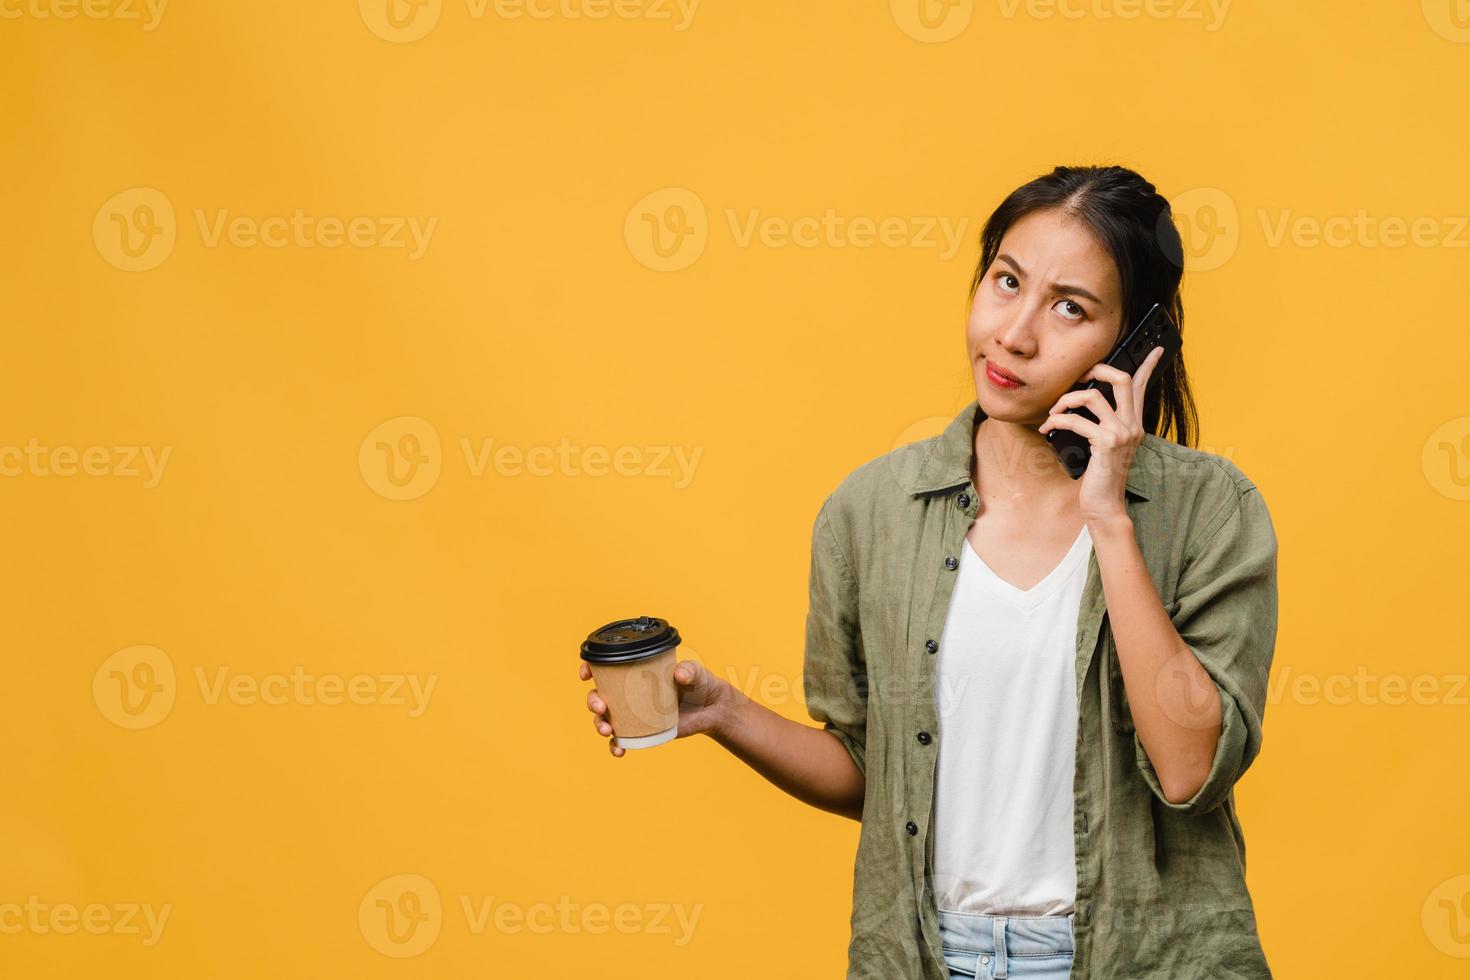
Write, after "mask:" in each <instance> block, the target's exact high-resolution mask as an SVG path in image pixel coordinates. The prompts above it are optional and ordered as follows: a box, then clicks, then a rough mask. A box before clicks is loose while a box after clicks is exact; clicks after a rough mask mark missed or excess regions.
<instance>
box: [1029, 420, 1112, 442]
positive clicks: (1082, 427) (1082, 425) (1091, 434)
mask: <svg viewBox="0 0 1470 980" xmlns="http://www.w3.org/2000/svg"><path fill="white" fill-rule="evenodd" d="M1052 429H1071V430H1072V431H1073V432H1075V433H1077V434H1078V435H1081V436H1085V437H1086V438H1087V440H1088V441H1089V442H1091V441H1093V440H1095V439H1098V438H1100V437H1101V436H1102V435H1103V430H1102V426H1100V425H1098V424H1097V423H1096V422H1089V421H1087V420H1086V419H1085V418H1083V417H1082V416H1080V415H1053V416H1052V417H1051V418H1049V419H1047V420H1046V421H1045V422H1043V423H1041V425H1040V426H1038V427H1037V430H1036V431H1037V432H1040V433H1042V434H1045V433H1047V432H1049V431H1051V430H1052Z"/></svg>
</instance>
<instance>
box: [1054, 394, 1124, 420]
mask: <svg viewBox="0 0 1470 980" xmlns="http://www.w3.org/2000/svg"><path fill="white" fill-rule="evenodd" d="M1077 407H1086V408H1088V409H1090V410H1091V412H1092V414H1094V415H1096V416H1097V418H1098V421H1099V422H1101V421H1103V420H1105V419H1106V418H1107V417H1108V416H1109V415H1112V414H1113V407H1112V406H1111V405H1109V404H1108V400H1107V399H1106V398H1105V397H1103V393H1102V392H1100V391H1098V390H1097V389H1096V388H1084V389H1083V390H1081V391H1069V392H1067V393H1066V394H1064V395H1062V397H1060V398H1058V399H1057V403H1056V405H1053V406H1052V410H1051V412H1050V413H1049V414H1052V415H1060V414H1063V412H1064V410H1065V409H1068V408H1077Z"/></svg>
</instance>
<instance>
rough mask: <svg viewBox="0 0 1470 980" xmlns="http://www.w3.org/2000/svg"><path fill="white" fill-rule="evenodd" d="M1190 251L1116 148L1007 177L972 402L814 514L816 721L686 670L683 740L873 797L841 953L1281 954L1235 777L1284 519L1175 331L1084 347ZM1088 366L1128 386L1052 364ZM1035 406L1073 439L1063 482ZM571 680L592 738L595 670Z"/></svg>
mask: <svg viewBox="0 0 1470 980" xmlns="http://www.w3.org/2000/svg"><path fill="white" fill-rule="evenodd" d="M1182 255H1183V251H1182V248H1181V245H1180V240H1179V236H1178V233H1177V231H1176V230H1175V227H1174V224H1173V220H1172V214H1171V213H1170V209H1169V205H1168V202H1167V201H1166V200H1165V199H1164V198H1163V197H1161V196H1160V195H1159V194H1158V193H1157V192H1156V191H1155V189H1154V187H1153V185H1152V184H1150V183H1148V182H1147V181H1146V180H1144V179H1143V178H1142V177H1140V176H1139V175H1138V174H1136V173H1134V172H1133V171H1131V170H1127V169H1124V168H1121V167H1105V168H1097V167H1060V168H1057V169H1056V170H1055V171H1053V172H1052V173H1050V174H1047V175H1045V176H1043V177H1040V178H1037V179H1036V180H1033V181H1031V182H1030V183H1028V184H1025V185H1024V186H1022V187H1020V188H1018V189H1017V190H1016V191H1015V192H1014V193H1012V194H1011V195H1010V196H1009V197H1007V198H1006V200H1005V201H1004V202H1003V203H1002V204H1001V205H1000V207H999V208H997V209H996V211H995V213H994V214H993V215H991V217H990V219H989V221H988V222H987V224H986V226H985V230H984V233H983V236H982V241H981V257H980V263H979V266H978V268H977V271H976V274H975V277H974V280H973V282H972V284H971V301H970V312H969V319H968V324H967V327H966V331H965V355H966V358H967V359H968V360H969V362H970V366H971V368H972V370H973V372H974V376H975V393H976V398H975V400H974V401H972V402H971V403H970V404H969V405H968V406H966V407H965V409H964V410H962V411H961V412H960V414H959V415H958V416H957V417H956V418H955V419H954V421H953V422H952V423H950V425H949V426H948V428H946V430H945V431H944V432H943V433H942V434H940V435H938V436H935V437H934V438H931V439H927V440H924V441H922V442H917V443H912V444H910V445H907V446H903V447H900V448H898V449H895V450H894V451H892V452H890V453H887V454H885V455H883V456H880V457H878V458H877V459H874V460H871V461H869V462H868V463H866V464H864V465H863V466H860V467H858V468H857V469H856V470H854V471H852V472H851V473H850V474H849V475H848V476H847V477H846V478H844V480H843V481H842V482H841V483H840V484H839V486H838V487H837V488H836V490H834V491H833V492H832V493H831V494H830V495H829V496H828V498H827V499H826V500H825V501H824V502H823V504H822V507H821V509H820V511H819V513H818V515H817V518H816V521H815V524H814V526H813V534H812V561H811V577H810V590H809V592H810V595H809V598H810V611H809V613H808V617H807V629H806V651H805V694H806V700H807V706H808V710H809V712H810V714H811V716H812V718H813V719H815V720H816V721H818V722H820V723H822V724H823V727H822V728H813V727H810V726H806V725H802V724H799V723H797V722H793V721H790V720H788V719H786V718H783V717H781V716H780V715H778V714H776V713H775V712H773V711H771V710H769V709H767V708H765V707H763V706H761V705H759V704H757V703H756V702H754V701H752V700H751V699H750V698H749V697H747V696H745V695H744V694H743V693H741V692H740V691H739V690H737V689H736V688H734V687H733V686H732V685H730V684H729V683H727V682H725V681H722V680H720V679H718V678H716V677H714V676H713V675H712V674H711V673H710V672H709V671H708V670H706V669H705V668H704V667H703V666H702V665H700V664H699V663H696V662H694V661H687V660H686V661H681V662H680V663H679V664H678V665H677V667H676V669H675V679H676V681H677V682H678V684H679V686H680V693H681V699H682V705H681V708H680V720H679V736H680V737H683V736H687V735H694V734H700V733H703V734H707V735H709V736H711V737H713V738H714V739H715V740H716V741H718V742H719V743H720V744H722V745H724V746H725V747H727V748H728V749H729V750H730V751H731V752H732V753H734V754H735V755H736V756H737V757H739V758H740V759H743V760H744V761H745V762H747V763H748V764H749V765H750V766H751V767H753V768H754V769H756V770H757V771H758V772H760V773H761V774H762V775H764V776H765V777H766V778H768V779H769V780H770V781H771V782H773V783H775V784H776V785H777V786H779V787H780V788H781V789H783V790H785V791H786V792H788V793H791V794H792V795H794V796H796V797H797V798H799V799H801V800H803V801H805V802H807V803H810V804H811V805H813V806H816V807H820V808H821V809H824V810H828V811H831V812H833V813H837V814H841V815H843V816H847V817H851V818H852V819H855V820H860V821H861V822H862V829H861V832H860V835H859V844H858V853H857V861H856V867H855V875H854V893H853V911H852V938H851V942H850V943H849V946H848V962H849V971H848V976H849V977H850V978H870V980H899V978H924V980H947V978H953V977H983V978H991V977H996V978H999V977H1014V978H1017V980H1021V978H1058V980H1060V978H1063V977H1069V976H1070V977H1089V978H1099V980H1102V978H1109V980H1112V978H1119V977H1128V978H1130V980H1146V978H1157V980H1195V978H1198V980H1206V978H1218V977H1221V976H1230V977H1234V978H1237V980H1245V978H1250V980H1259V978H1269V977H1270V975H1271V974H1270V970H1269V969H1268V967H1267V964H1266V959H1265V956H1264V954H1263V952H1262V949H1261V944H1260V940H1259V938H1258V935H1257V932H1256V922H1255V914H1254V909H1253V906H1252V903H1251V898H1250V895H1249V892H1248V891H1247V889H1246V885H1245V841H1244V837H1243V836H1242V833H1241V827H1240V822H1239V820H1238V819H1237V816H1236V812H1235V802H1234V793H1233V787H1234V785H1235V782H1236V781H1237V780H1238V779H1239V778H1240V776H1241V775H1242V774H1243V773H1244V772H1245V770H1246V768H1247V767H1248V766H1249V765H1250V764H1251V762H1252V761H1253V760H1254V759H1255V757H1256V755H1257V753H1258V752H1259V751H1260V747H1261V723H1262V716H1263V713H1264V709H1265V696H1266V675H1267V672H1268V670H1269V668H1270V663H1271V659H1272V653H1273V650H1274V646H1275V636H1276V618H1277V617H1276V538H1275V534H1274V531H1273V528H1272V524H1271V519H1270V516H1269V514H1268V512H1267V509H1266V505H1265V503H1264V501H1263V500H1262V497H1261V494H1260V491H1259V490H1258V489H1257V488H1256V486H1255V485H1254V484H1253V483H1252V482H1251V480H1250V479H1248V478H1247V477H1246V476H1245V475H1244V474H1243V473H1242V472H1241V471H1240V470H1239V469H1238V468H1237V467H1236V466H1234V465H1233V464H1232V463H1230V462H1229V461H1228V460H1226V459H1224V458H1222V457H1220V456H1217V455H1214V454H1211V453H1207V452H1204V451H1201V450H1199V449H1195V448H1191V447H1190V445H1189V444H1190V443H1191V442H1193V438H1194V432H1195V430H1196V428H1197V426H1196V424H1195V419H1194V406H1193V401H1192V398H1191V396H1190V391H1189V385H1188V382H1187V380H1186V378H1185V371H1184V363H1183V360H1182V355H1181V356H1176V357H1174V358H1172V359H1171V360H1170V361H1168V362H1162V363H1161V361H1160V355H1161V354H1162V349H1161V348H1156V349H1155V350H1154V351H1153V352H1152V353H1151V354H1149V356H1148V358H1147V360H1145V361H1144V363H1143V365H1142V366H1141V367H1140V368H1139V370H1138V372H1137V373H1136V375H1134V376H1131V377H1130V376H1129V375H1127V374H1124V373H1123V372H1121V371H1118V370H1116V369H1114V368H1110V367H1108V366H1107V365H1104V364H1102V363H1100V362H1101V361H1103V360H1104V359H1105V358H1106V357H1107V355H1108V354H1109V352H1110V351H1111V350H1112V348H1113V345H1114V344H1115V343H1116V342H1117V340H1118V338H1119V337H1120V335H1121V333H1122V331H1123V330H1124V329H1125V328H1127V327H1129V326H1131V325H1133V324H1134V323H1136V322H1137V321H1138V319H1139V318H1140V317H1141V316H1142V315H1143V313H1144V312H1145V311H1147V310H1148V309H1149V308H1150V307H1151V306H1152V305H1153V304H1154V303H1156V302H1157V303H1163V304H1165V305H1166V308H1167V309H1168V310H1169V311H1170V312H1171V315H1172V316H1173V318H1174V320H1175V322H1176V324H1178V325H1179V326H1180V327H1181V330H1182V327H1183V312H1184V311H1183V305H1182V302H1181V300H1180V296H1179V284H1180V278H1181V258H1182ZM1155 375H1157V377H1155ZM1093 378H1097V379H1101V380H1102V381H1105V382H1107V383H1108V384H1110V385H1111V386H1112V390H1113V392H1114V396H1115V399H1116V402H1117V404H1116V407H1115V408H1114V407H1110V406H1109V405H1108V403H1107V401H1106V400H1104V398H1103V397H1102V396H1101V395H1100V394H1099V393H1098V392H1096V391H1079V392H1072V391H1070V389H1071V388H1072V386H1073V385H1074V384H1075V383H1076V382H1078V381H1079V380H1080V381H1087V380H1090V379H1093ZM1077 406H1083V407H1086V408H1087V409H1089V410H1090V411H1091V412H1092V413H1093V414H1094V415H1095V416H1096V417H1097V419H1098V421H1097V422H1095V423H1094V422H1089V421H1087V420H1086V419H1084V418H1082V417H1080V416H1077V415H1075V414H1067V413H1066V410H1067V409H1068V408H1072V407H1077ZM1054 429H1070V430H1072V431H1073V432H1076V433H1079V434H1080V435H1082V436H1084V437H1085V438H1086V439H1087V440H1088V442H1089V444H1090V447H1091V451H1092V457H1091V462H1090V463H1089V465H1088V467H1087V470H1086V472H1085V473H1084V474H1083V476H1082V477H1081V478H1080V479H1078V480H1073V479H1072V478H1071V477H1070V476H1069V475H1068V474H1067V472H1066V471H1065V470H1064V469H1063V467H1062V465H1061V462H1060V461H1059V459H1058V458H1057V456H1056V454H1055V452H1054V451H1053V449H1052V448H1051V446H1050V445H1049V444H1048V443H1047V441H1046V433H1047V432H1049V431H1052V430H1054ZM1170 434H1172V435H1173V437H1174V438H1173V439H1172V440H1171V439H1168V438H1166V436H1168V435H1170ZM581 677H582V679H583V680H587V679H589V678H590V675H589V674H588V672H587V668H586V665H585V664H583V665H582V671H581ZM587 706H588V708H589V710H591V711H592V712H593V714H594V716H595V717H594V719H593V723H594V725H595V727H596V728H597V731H598V732H599V733H601V734H602V735H611V733H612V729H611V727H610V726H609V724H608V721H607V717H606V714H605V712H606V706H605V704H604V702H603V701H602V700H601V699H600V698H599V697H598V695H597V692H596V690H593V691H592V692H591V693H590V694H589V695H588V698H587ZM612 754H613V755H614V756H621V755H622V754H623V749H621V748H618V747H616V746H613V747H612Z"/></svg>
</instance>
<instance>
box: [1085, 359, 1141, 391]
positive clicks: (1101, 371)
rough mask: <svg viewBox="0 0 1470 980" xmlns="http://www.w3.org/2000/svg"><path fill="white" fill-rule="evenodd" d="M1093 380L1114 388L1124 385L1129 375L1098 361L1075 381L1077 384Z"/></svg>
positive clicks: (1120, 369)
mask: <svg viewBox="0 0 1470 980" xmlns="http://www.w3.org/2000/svg"><path fill="white" fill-rule="evenodd" d="M1093 378H1096V379H1097V380H1098V381H1106V382H1107V383H1108V384H1110V385H1115V386H1116V385H1120V384H1126V383H1127V382H1128V380H1129V375H1128V372H1127V371H1124V370H1123V369H1122V368H1115V367H1113V366H1112V365H1111V364H1104V363H1103V362H1102V361H1099V362H1097V363H1096V364H1094V365H1093V366H1092V367H1090V368H1088V369H1087V373H1086V374H1084V375H1082V377H1080V378H1078V379H1077V380H1078V382H1082V381H1091V380H1092V379H1093Z"/></svg>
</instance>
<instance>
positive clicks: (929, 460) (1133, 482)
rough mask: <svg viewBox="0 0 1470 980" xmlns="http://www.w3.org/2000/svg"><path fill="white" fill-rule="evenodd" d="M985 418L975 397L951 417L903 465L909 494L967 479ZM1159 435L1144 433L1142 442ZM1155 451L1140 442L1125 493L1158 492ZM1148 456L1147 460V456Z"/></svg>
mask: <svg viewBox="0 0 1470 980" xmlns="http://www.w3.org/2000/svg"><path fill="white" fill-rule="evenodd" d="M984 418H985V412H984V410H982V409H981V408H980V402H979V400H978V399H973V400H971V402H970V404H968V405H966V406H965V407H964V408H963V409H961V410H960V413H959V414H958V415H956V416H955V417H954V421H952V422H950V423H949V425H947V426H945V429H944V431H943V432H942V433H940V434H939V436H938V438H936V439H931V440H929V442H928V445H927V448H926V449H924V450H923V451H922V453H921V455H920V457H919V459H918V462H917V465H912V464H911V465H909V466H905V467H903V468H902V470H901V473H902V482H903V483H904V484H905V489H907V490H908V492H909V494H910V495H912V496H917V495H919V494H921V493H931V492H933V491H935V490H946V489H949V488H951V487H956V486H960V485H961V484H965V483H968V482H969V481H970V470H971V466H972V464H973V463H974V461H975V427H976V426H977V425H979V424H980V422H981V421H982V420H983V419H984ZM1157 438H1158V436H1155V435H1152V434H1147V433H1146V434H1145V435H1144V437H1143V439H1144V443H1145V444H1147V442H1148V441H1149V440H1150V439H1157ZM1154 455H1155V454H1154V453H1152V452H1143V446H1140V447H1139V452H1137V453H1135V454H1134V456H1133V465H1132V466H1131V467H1130V468H1129V470H1128V481H1127V483H1126V485H1125V487H1126V490H1127V492H1128V493H1131V494H1133V495H1134V496H1135V497H1138V498H1139V499H1142V500H1148V499H1149V497H1151V496H1153V495H1154V494H1155V493H1157V492H1158V484H1157V480H1156V477H1157V466H1156V465H1152V464H1153V463H1156V462H1157V461H1155V460H1152V457H1153V456H1154ZM1146 457H1147V460H1146Z"/></svg>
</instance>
